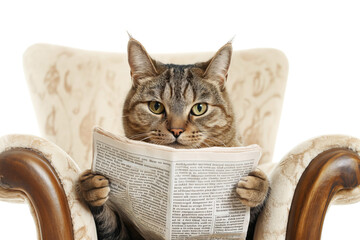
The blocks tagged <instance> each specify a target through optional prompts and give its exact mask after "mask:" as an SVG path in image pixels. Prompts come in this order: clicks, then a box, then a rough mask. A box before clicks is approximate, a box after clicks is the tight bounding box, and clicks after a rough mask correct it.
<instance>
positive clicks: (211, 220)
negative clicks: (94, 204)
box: [92, 128, 261, 240]
mask: <svg viewBox="0 0 360 240" xmlns="http://www.w3.org/2000/svg"><path fill="white" fill-rule="evenodd" d="M93 145H94V152H93V153H94V159H93V167H92V169H93V170H94V171H96V172H98V173H101V174H103V175H104V176H106V177H108V178H109V179H110V184H111V192H110V198H111V199H112V201H113V202H116V204H117V205H118V206H119V207H121V210H122V211H123V212H124V213H125V214H126V215H127V216H128V217H129V218H130V220H131V221H133V222H134V223H135V224H136V225H137V226H138V227H139V229H140V230H141V231H142V232H152V233H154V234H156V235H157V236H159V237H160V238H162V239H166V240H182V239H245V236H246V231H247V228H248V224H249V218H250V209H249V207H246V206H244V205H242V204H241V202H240V201H239V198H238V195H237V193H236V191H235V189H236V185H237V183H238V181H239V180H240V178H241V177H244V176H247V175H248V173H249V172H251V171H252V170H254V169H255V168H256V166H257V164H258V161H259V159H260V156H261V149H260V147H259V146H257V145H250V146H246V147H232V148H225V147H212V148H201V149H174V148H170V147H166V146H160V145H155V144H150V143H144V142H139V141H133V140H129V139H127V138H125V137H120V136H115V135H113V134H111V133H109V132H106V131H105V130H103V129H100V128H95V129H94V134H93Z"/></svg>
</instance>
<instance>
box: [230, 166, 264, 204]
mask: <svg viewBox="0 0 360 240" xmlns="http://www.w3.org/2000/svg"><path fill="white" fill-rule="evenodd" d="M269 185H270V183H269V180H268V178H267V176H266V174H265V173H264V172H263V171H261V170H260V169H256V170H255V171H253V172H251V173H249V176H247V177H244V178H241V180H240V181H239V182H238V185H237V188H236V192H237V193H238V194H239V198H240V201H241V202H242V203H243V204H244V205H246V206H249V207H256V206H259V205H260V204H261V203H263V202H264V200H265V199H266V196H267V193H268V191H269Z"/></svg>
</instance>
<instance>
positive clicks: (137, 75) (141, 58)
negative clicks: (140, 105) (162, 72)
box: [128, 36, 158, 85]
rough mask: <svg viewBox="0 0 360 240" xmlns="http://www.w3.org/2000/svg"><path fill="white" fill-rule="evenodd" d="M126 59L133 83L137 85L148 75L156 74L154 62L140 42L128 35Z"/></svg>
mask: <svg viewBox="0 0 360 240" xmlns="http://www.w3.org/2000/svg"><path fill="white" fill-rule="evenodd" d="M128 61H129V65H130V74H131V78H132V80H133V84H134V85H138V84H140V83H141V81H142V80H146V78H148V77H154V76H156V75H158V72H157V70H156V62H155V60H153V59H152V58H151V57H150V55H149V54H148V53H147V52H146V50H145V48H144V46H143V45H141V43H140V42H139V41H137V40H135V39H134V38H132V37H131V36H130V39H129V42H128Z"/></svg>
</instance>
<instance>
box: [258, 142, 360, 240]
mask: <svg viewBox="0 0 360 240" xmlns="http://www.w3.org/2000/svg"><path fill="white" fill-rule="evenodd" d="M359 151H360V140H359V139H356V138H352V137H348V136H335V135H334V136H322V137H318V138H315V139H312V140H309V141H306V142H304V143H303V144H301V145H299V146H298V147H296V148H295V149H293V150H292V151H291V152H290V153H289V154H287V155H286V156H285V157H284V158H283V160H282V161H281V162H280V163H279V164H278V165H277V166H276V168H275V169H274V171H273V172H272V173H271V175H270V182H271V188H272V191H271V194H270V196H269V199H268V202H267V204H266V206H265V208H264V210H263V212H262V213H261V215H260V216H259V219H258V222H257V224H256V232H255V239H267V240H268V239H269V240H271V239H291V240H293V239H295V240H296V239H314V240H316V239H320V237H321V230H322V225H323V221H324V218H325V214H326V211H327V208H328V206H329V204H330V203H331V202H334V201H338V203H353V202H356V201H358V200H359V199H360V195H359V184H360V169H359V166H360V157H359Z"/></svg>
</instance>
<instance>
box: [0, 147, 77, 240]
mask: <svg viewBox="0 0 360 240" xmlns="http://www.w3.org/2000/svg"><path fill="white" fill-rule="evenodd" d="M0 186H1V187H3V188H6V189H9V190H15V191H21V192H23V193H24V194H25V195H26V196H27V197H28V199H29V201H30V203H31V204H32V206H33V208H34V210H35V215H36V218H37V219H36V220H37V223H38V225H39V226H38V227H39V231H38V232H39V233H40V239H44V240H47V239H48V240H64V239H67V240H71V239H74V234H73V226H72V221H71V215H70V209H69V206H68V201H67V198H66V195H65V192H64V190H63V188H62V185H61V182H60V180H59V178H58V176H57V174H56V172H55V170H54V169H53V167H52V166H51V164H50V163H49V161H48V160H47V159H46V158H45V157H44V156H42V155H41V154H39V153H36V152H34V151H32V150H30V149H22V148H15V149H11V150H8V151H5V152H3V153H1V154H0Z"/></svg>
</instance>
